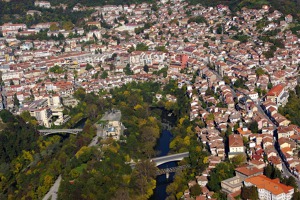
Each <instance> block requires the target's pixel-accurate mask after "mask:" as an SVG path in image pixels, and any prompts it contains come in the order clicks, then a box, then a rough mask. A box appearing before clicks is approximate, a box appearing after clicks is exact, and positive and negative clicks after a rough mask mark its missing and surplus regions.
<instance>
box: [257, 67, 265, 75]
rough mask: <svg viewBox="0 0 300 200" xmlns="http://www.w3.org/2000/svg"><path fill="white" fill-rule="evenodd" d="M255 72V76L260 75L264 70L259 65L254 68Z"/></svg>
mask: <svg viewBox="0 0 300 200" xmlns="http://www.w3.org/2000/svg"><path fill="white" fill-rule="evenodd" d="M255 73H256V75H257V76H261V75H263V74H265V71H264V70H263V69H262V68H261V67H259V68H257V69H256V70H255Z"/></svg>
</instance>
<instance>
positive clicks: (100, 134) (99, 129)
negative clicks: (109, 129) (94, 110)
mask: <svg viewBox="0 0 300 200" xmlns="http://www.w3.org/2000/svg"><path fill="white" fill-rule="evenodd" d="M94 126H96V128H97V133H96V136H95V137H94V138H93V139H92V141H91V143H90V144H89V147H92V146H96V144H98V140H99V137H101V138H102V139H105V137H106V135H105V133H104V131H103V128H102V126H101V125H100V124H97V123H95V124H94Z"/></svg>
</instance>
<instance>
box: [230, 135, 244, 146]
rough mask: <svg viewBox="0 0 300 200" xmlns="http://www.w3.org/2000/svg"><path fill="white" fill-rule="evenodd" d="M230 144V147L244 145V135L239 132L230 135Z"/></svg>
mask: <svg viewBox="0 0 300 200" xmlns="http://www.w3.org/2000/svg"><path fill="white" fill-rule="evenodd" d="M229 146H230V147H241V146H244V144H243V138H242V136H241V135H238V134H232V135H229Z"/></svg>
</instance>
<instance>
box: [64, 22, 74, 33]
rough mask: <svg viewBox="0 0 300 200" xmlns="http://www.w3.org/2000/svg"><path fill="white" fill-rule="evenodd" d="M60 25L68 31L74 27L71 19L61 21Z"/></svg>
mask: <svg viewBox="0 0 300 200" xmlns="http://www.w3.org/2000/svg"><path fill="white" fill-rule="evenodd" d="M62 27H63V29H65V30H66V31H70V30H72V29H73V28H74V24H73V23H72V22H71V21H64V22H63V23H62Z"/></svg>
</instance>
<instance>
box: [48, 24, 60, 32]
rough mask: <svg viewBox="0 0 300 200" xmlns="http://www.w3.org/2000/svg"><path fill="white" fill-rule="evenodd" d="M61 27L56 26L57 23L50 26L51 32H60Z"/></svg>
mask: <svg viewBox="0 0 300 200" xmlns="http://www.w3.org/2000/svg"><path fill="white" fill-rule="evenodd" d="M58 30H59V27H58V26H57V25H56V23H53V24H51V25H50V31H58Z"/></svg>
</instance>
